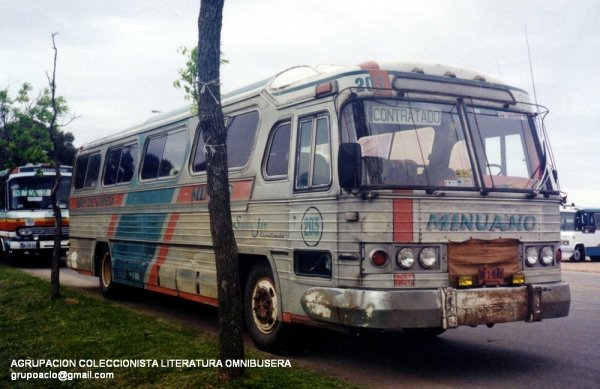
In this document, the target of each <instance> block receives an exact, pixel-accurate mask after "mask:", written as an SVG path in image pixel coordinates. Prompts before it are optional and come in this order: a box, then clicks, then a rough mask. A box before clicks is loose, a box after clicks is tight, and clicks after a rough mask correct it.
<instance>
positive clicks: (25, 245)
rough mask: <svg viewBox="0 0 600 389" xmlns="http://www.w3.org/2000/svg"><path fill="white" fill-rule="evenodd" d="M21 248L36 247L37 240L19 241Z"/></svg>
mask: <svg viewBox="0 0 600 389" xmlns="http://www.w3.org/2000/svg"><path fill="white" fill-rule="evenodd" d="M21 248H22V249H37V242H21Z"/></svg>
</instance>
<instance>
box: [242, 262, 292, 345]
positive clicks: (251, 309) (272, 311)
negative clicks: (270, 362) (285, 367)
mask: <svg viewBox="0 0 600 389" xmlns="http://www.w3.org/2000/svg"><path fill="white" fill-rule="evenodd" d="M280 310H281V301H280V299H279V294H278V293H277V289H276V287H275V282H274V281H273V273H272V272H271V270H270V269H269V267H267V266H265V265H257V266H254V267H253V268H252V269H251V270H250V273H249V274H248V278H247V282H246V287H245V291H244V319H245V322H246V329H247V330H248V332H249V333H250V337H252V340H253V341H254V343H255V344H256V346H257V347H258V348H260V349H262V350H266V351H271V352H283V351H284V348H285V343H286V340H287V337H288V333H289V328H288V326H287V325H286V324H285V323H283V322H281V320H280V316H281V314H280Z"/></svg>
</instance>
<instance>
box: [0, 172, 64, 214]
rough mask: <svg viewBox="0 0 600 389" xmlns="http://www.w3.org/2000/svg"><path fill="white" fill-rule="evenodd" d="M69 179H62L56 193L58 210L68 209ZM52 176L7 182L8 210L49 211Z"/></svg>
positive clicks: (31, 177) (24, 178)
mask: <svg viewBox="0 0 600 389" xmlns="http://www.w3.org/2000/svg"><path fill="white" fill-rule="evenodd" d="M70 181H71V179H70V177H63V178H62V180H61V181H60V186H59V189H58V193H57V201H58V205H59V207H60V208H68V204H69V187H70V185H71V184H70ZM53 185H54V176H43V177H36V176H30V177H15V178H13V179H11V180H10V181H9V182H8V204H9V209H11V210H19V209H50V208H52V203H51V201H50V192H51V191H52V186H53Z"/></svg>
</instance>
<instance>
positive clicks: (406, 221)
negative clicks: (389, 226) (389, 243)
mask: <svg viewBox="0 0 600 389" xmlns="http://www.w3.org/2000/svg"><path fill="white" fill-rule="evenodd" d="M393 207H394V211H393V212H394V243H410V242H412V241H413V201H412V199H395V200H393Z"/></svg>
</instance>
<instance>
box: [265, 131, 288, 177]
mask: <svg viewBox="0 0 600 389" xmlns="http://www.w3.org/2000/svg"><path fill="white" fill-rule="evenodd" d="M290 132H291V123H290V122H286V123H280V124H279V125H277V127H275V129H274V130H273V131H271V136H270V137H269V143H268V146H267V155H266V162H265V176H266V178H267V179H270V180H280V179H285V178H287V175H288V166H289V155H290Z"/></svg>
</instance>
